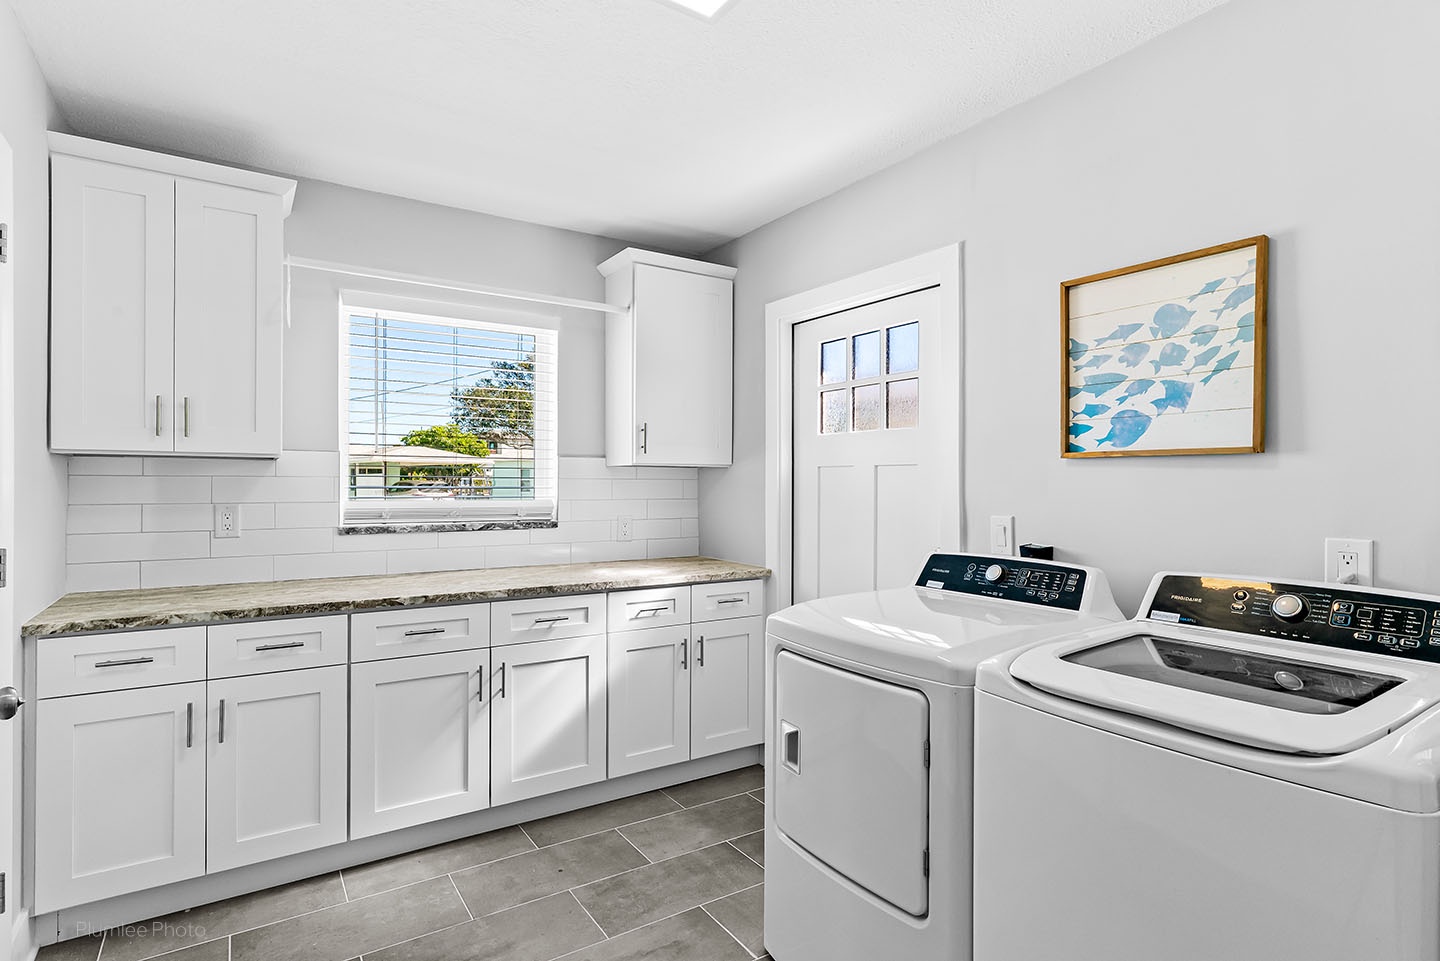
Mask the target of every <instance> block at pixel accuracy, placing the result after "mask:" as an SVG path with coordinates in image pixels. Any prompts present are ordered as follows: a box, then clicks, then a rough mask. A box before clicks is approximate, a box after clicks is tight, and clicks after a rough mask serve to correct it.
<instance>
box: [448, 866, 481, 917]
mask: <svg viewBox="0 0 1440 961" xmlns="http://www.w3.org/2000/svg"><path fill="white" fill-rule="evenodd" d="M445 876H446V877H447V878H449V879H450V887H452V888H454V889H455V896H456V897H457V898H459V899H460V906H461V907H463V908H464V909H465V913H466V914H468V915H470V920H471V921H474V920H475V912H474V911H471V910H470V902H469V901H466V900H465V895H463V894H461V893H460V885H458V884H456V883H455V875H453V874H447V875H445Z"/></svg>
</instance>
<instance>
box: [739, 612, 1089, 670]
mask: <svg viewBox="0 0 1440 961" xmlns="http://www.w3.org/2000/svg"><path fill="white" fill-rule="evenodd" d="M1116 620H1118V617H1105V616H1100V615H1096V614H1085V613H1076V612H1074V611H1066V610H1060V609H1057V608H1040V607H1036V606H1034V605H1029V604H1016V603H1013V602H1010V601H1005V600H992V599H990V598H987V597H969V596H964V595H959V594H952V593H948V592H945V591H940V590H930V589H928V588H924V587H900V588H895V589H893V590H888V591H875V592H870V593H863V594H843V595H839V596H836V597H825V598H820V599H818V600H813V601H807V602H805V603H803V604H797V605H796V606H794V607H791V608H787V609H786V610H783V611H780V612H779V613H777V614H773V615H771V617H770V620H769V622H768V624H767V625H766V630H767V631H768V632H769V633H770V634H773V635H775V636H776V637H780V638H783V639H785V640H788V641H793V642H794V643H796V644H801V645H804V646H805V647H808V648H811V649H812V650H817V651H823V652H826V653H829V654H834V655H836V656H838V657H843V658H846V659H847V660H851V661H855V662H857V663H860V664H868V665H871V666H873V667H879V668H884V669H886V670H890V671H894V672H896V673H898V674H905V675H908V676H910V677H918V678H924V679H926V680H931V681H937V682H939V683H941V684H949V685H953V686H960V687H968V686H972V685H974V683H975V668H976V666H977V665H979V663H980V662H981V661H983V660H985V659H986V658H989V657H993V656H994V655H996V654H999V653H1002V652H1004V651H1010V650H1014V649H1015V648H1017V647H1021V646H1023V645H1025V644H1030V643H1034V642H1037V641H1042V640H1047V639H1049V638H1052V637H1057V636H1059V635H1061V634H1071V633H1073V632H1075V631H1080V630H1084V629H1086V628H1088V627H1096V626H1100V625H1103V624H1108V623H1113V622H1114V621H1116Z"/></svg>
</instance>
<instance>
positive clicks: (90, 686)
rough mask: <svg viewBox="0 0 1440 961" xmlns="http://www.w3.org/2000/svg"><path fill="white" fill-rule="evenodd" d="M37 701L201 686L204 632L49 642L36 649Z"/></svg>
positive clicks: (177, 631) (173, 630)
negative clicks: (187, 683) (193, 684)
mask: <svg viewBox="0 0 1440 961" xmlns="http://www.w3.org/2000/svg"><path fill="white" fill-rule="evenodd" d="M35 670H36V677H35V687H36V693H37V696H39V697H64V696H66V695H69V694H93V693H95V692H97V691H122V690H126V689H128V688H132V687H154V686H156V685H157V684H180V683H182V682H185V681H203V680H205V628H203V627H175V628H167V629H165V630H159V631H127V632H124V633H119V634H87V635H85V636H83V637H55V638H48V639H42V640H41V641H40V642H39V643H38V644H36V659H35Z"/></svg>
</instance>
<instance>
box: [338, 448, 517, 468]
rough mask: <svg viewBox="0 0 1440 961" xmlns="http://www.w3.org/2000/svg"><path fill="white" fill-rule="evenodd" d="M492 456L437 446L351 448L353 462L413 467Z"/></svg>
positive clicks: (484, 459)
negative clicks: (477, 455) (441, 448)
mask: <svg viewBox="0 0 1440 961" xmlns="http://www.w3.org/2000/svg"><path fill="white" fill-rule="evenodd" d="M490 460H491V458H488V457H474V456H472V455H470V454H460V453H457V452H455V451H453V450H439V449H438V448H435V447H408V446H405V445H399V446H396V447H385V448H382V449H381V450H379V451H377V450H375V449H374V448H373V447H356V446H352V447H351V448H350V463H352V464H405V465H408V466H411V467H444V466H449V465H455V464H488V463H490Z"/></svg>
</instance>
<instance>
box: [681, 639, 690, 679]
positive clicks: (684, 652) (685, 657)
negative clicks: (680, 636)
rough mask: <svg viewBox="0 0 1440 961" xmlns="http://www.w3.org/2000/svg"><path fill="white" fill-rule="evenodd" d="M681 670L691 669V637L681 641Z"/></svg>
mask: <svg viewBox="0 0 1440 961" xmlns="http://www.w3.org/2000/svg"><path fill="white" fill-rule="evenodd" d="M680 670H682V671H688V670H690V638H688V637H687V638H685V639H684V640H683V641H681V642H680Z"/></svg>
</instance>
